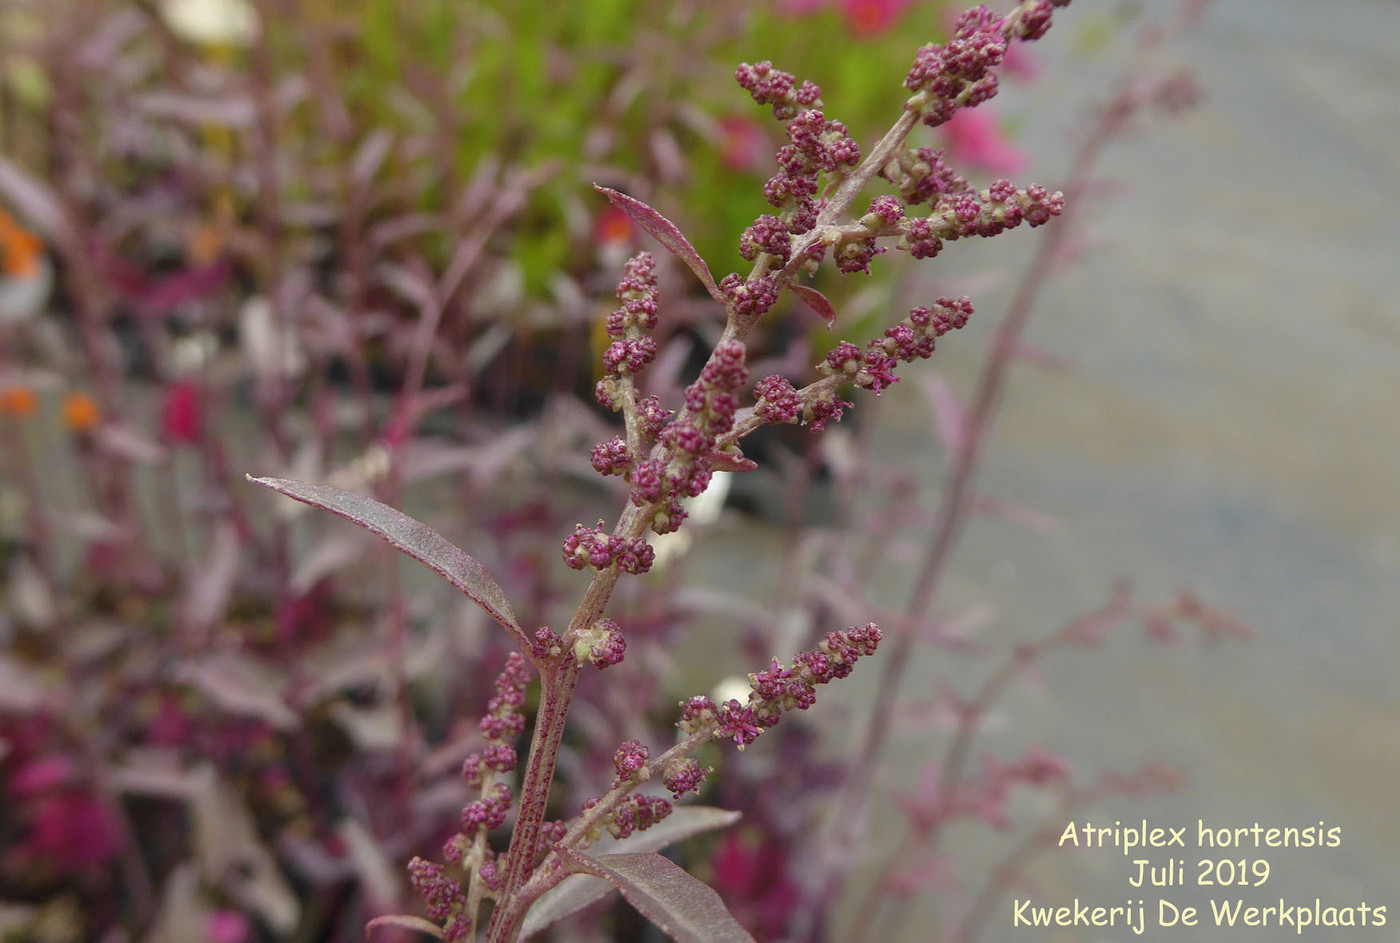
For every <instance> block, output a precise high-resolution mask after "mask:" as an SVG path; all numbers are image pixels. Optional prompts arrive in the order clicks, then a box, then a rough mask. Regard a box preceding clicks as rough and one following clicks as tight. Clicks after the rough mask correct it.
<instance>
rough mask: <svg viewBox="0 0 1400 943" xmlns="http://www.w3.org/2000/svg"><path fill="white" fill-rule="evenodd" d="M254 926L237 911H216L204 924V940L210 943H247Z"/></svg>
mask: <svg viewBox="0 0 1400 943" xmlns="http://www.w3.org/2000/svg"><path fill="white" fill-rule="evenodd" d="M252 930H253V926H252V924H251V923H250V922H249V921H248V918H247V917H246V916H245V915H244V914H241V913H239V912H238V911H236V910H216V911H214V912H213V913H211V914H210V915H209V918H208V919H207V920H206V921H205V923H204V939H205V940H207V941H208V943H245V941H246V940H247V939H248V935H249V934H250V933H251V932H252Z"/></svg>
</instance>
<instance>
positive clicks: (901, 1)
mask: <svg viewBox="0 0 1400 943" xmlns="http://www.w3.org/2000/svg"><path fill="white" fill-rule="evenodd" d="M911 3H913V0H841V14H842V16H843V17H844V18H845V20H846V26H847V28H848V29H850V31H851V32H852V33H854V34H855V35H857V36H861V37H869V36H878V35H879V34H880V33H883V32H885V31H886V30H889V29H891V28H892V27H893V26H894V25H895V24H896V23H897V22H899V18H900V16H902V15H903V14H904V11H905V10H907V9H909V6H910V4H911Z"/></svg>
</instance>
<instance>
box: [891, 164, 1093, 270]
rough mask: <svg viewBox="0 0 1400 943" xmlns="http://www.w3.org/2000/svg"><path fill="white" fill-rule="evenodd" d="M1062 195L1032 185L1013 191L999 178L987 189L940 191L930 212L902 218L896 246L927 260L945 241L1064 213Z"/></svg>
mask: <svg viewBox="0 0 1400 943" xmlns="http://www.w3.org/2000/svg"><path fill="white" fill-rule="evenodd" d="M1064 208H1065V196H1064V194H1063V193H1061V192H1060V191H1058V190H1056V191H1055V192H1053V193H1051V192H1050V191H1048V190H1046V189H1045V188H1044V187H1042V186H1039V185H1037V184H1031V185H1030V186H1028V187H1026V188H1025V189H1024V190H1020V189H1017V187H1016V185H1015V184H1013V183H1012V182H1011V181H1009V180H997V181H996V182H994V183H993V184H992V185H991V186H990V187H989V188H987V189H986V190H982V191H981V192H978V193H974V192H972V191H971V190H965V191H962V192H957V193H948V194H944V195H943V196H942V197H940V198H939V200H938V202H937V203H936V204H935V205H934V207H933V211H932V212H931V213H930V214H929V215H928V216H916V217H914V218H912V219H905V220H902V221H901V222H900V223H899V225H898V226H897V227H896V228H897V230H898V232H899V233H900V234H901V235H902V237H903V238H902V239H901V240H900V242H899V244H898V246H897V248H899V249H902V250H904V251H906V252H908V253H909V254H910V255H912V256H913V257H914V258H916V259H931V258H933V257H934V256H936V255H938V253H939V252H941V251H942V249H943V243H945V242H952V241H954V240H957V239H963V238H966V237H968V236H982V237H984V238H987V237H991V236H995V235H998V234H1000V233H1003V232H1005V231H1006V230H1008V229H1014V228H1016V227H1017V226H1019V225H1021V223H1023V222H1024V223H1028V224H1029V225H1030V226H1031V227H1032V228H1034V227H1036V226H1043V225H1044V224H1045V223H1047V222H1049V221H1050V220H1051V219H1053V218H1054V217H1056V216H1059V215H1060V214H1061V213H1062V212H1064Z"/></svg>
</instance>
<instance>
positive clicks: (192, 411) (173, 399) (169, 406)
mask: <svg viewBox="0 0 1400 943" xmlns="http://www.w3.org/2000/svg"><path fill="white" fill-rule="evenodd" d="M160 420H161V434H162V436H163V437H164V438H165V440H166V441H167V442H170V443H172V444H176V445H179V444H183V445H193V444H195V443H197V442H198V441H199V440H200V439H201V438H202V437H203V435H204V422H203V414H202V411H201V408H200V403H199V388H198V387H197V386H195V385H194V382H193V381H192V380H177V381H176V382H174V383H172V384H171V385H170V386H169V388H168V389H166V391H165V403H164V404H163V405H162V407H161V416H160Z"/></svg>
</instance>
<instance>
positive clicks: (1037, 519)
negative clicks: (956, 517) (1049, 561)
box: [972, 494, 1060, 533]
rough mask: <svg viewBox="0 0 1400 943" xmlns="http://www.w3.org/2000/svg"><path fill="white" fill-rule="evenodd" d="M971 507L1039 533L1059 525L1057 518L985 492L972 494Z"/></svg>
mask: <svg viewBox="0 0 1400 943" xmlns="http://www.w3.org/2000/svg"><path fill="white" fill-rule="evenodd" d="M972 509H973V510H974V511H981V512H982V513H984V514H990V515H992V516H993V517H999V518H1001V519H1002V520H1004V521H1010V522H1011V523H1012V524H1020V525H1021V526H1022V527H1024V528H1026V529H1027V530H1035V531H1040V532H1041V533H1047V532H1049V531H1053V530H1056V529H1057V528H1058V527H1059V526H1060V522H1059V521H1058V520H1056V519H1055V518H1054V517H1052V516H1051V515H1049V514H1046V513H1044V512H1042V511H1037V510H1035V509H1034V508H1028V507H1026V506H1025V505H1024V504H1016V503H1015V502H1012V501H1002V500H1000V499H999V498H993V497H989V496H988V495H985V494H978V495H974V496H973V498H972Z"/></svg>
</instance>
